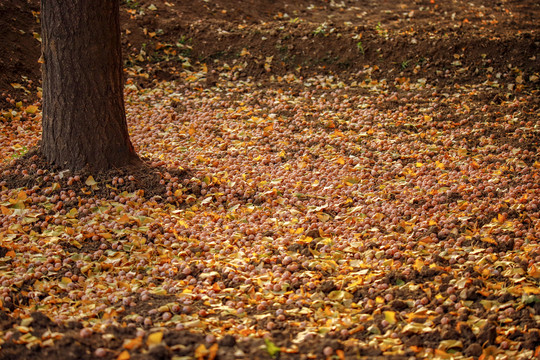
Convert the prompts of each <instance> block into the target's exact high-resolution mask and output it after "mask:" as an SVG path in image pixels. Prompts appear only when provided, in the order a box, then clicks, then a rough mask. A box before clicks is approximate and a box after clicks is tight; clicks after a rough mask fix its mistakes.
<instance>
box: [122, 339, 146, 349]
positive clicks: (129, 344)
mask: <svg viewBox="0 0 540 360" xmlns="http://www.w3.org/2000/svg"><path fill="white" fill-rule="evenodd" d="M141 345H142V337H140V336H137V337H136V338H135V339H131V340H127V341H126V343H125V344H124V349H127V350H133V349H136V348H138V347H140V346H141Z"/></svg>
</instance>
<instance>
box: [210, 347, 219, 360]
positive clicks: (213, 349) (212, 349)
mask: <svg viewBox="0 0 540 360" xmlns="http://www.w3.org/2000/svg"><path fill="white" fill-rule="evenodd" d="M218 349H219V346H218V344H214V345H212V346H210V349H208V360H214V359H215V358H216V356H217V352H218Z"/></svg>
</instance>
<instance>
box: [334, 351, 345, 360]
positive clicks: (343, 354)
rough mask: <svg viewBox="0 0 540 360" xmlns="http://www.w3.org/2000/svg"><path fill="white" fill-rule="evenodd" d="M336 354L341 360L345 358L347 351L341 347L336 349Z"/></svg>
mask: <svg viewBox="0 0 540 360" xmlns="http://www.w3.org/2000/svg"><path fill="white" fill-rule="evenodd" d="M336 355H337V356H338V357H339V359H340V360H345V352H344V351H343V350H341V349H338V350H336Z"/></svg>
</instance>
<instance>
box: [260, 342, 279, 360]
mask: <svg viewBox="0 0 540 360" xmlns="http://www.w3.org/2000/svg"><path fill="white" fill-rule="evenodd" d="M264 342H265V343H266V351H268V354H270V356H271V357H275V356H276V355H277V354H279V353H280V352H281V349H280V348H279V346H276V344H274V343H273V342H271V341H270V340H268V339H264Z"/></svg>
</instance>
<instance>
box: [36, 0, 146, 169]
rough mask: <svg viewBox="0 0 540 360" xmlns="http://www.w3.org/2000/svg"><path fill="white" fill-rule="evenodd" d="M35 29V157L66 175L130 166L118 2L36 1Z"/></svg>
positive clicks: (133, 160) (132, 153) (134, 158)
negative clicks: (38, 88) (39, 105)
mask: <svg viewBox="0 0 540 360" xmlns="http://www.w3.org/2000/svg"><path fill="white" fill-rule="evenodd" d="M41 26H42V51H43V64H42V73H43V120H42V123H43V135H42V141H41V151H42V153H43V155H44V156H45V157H46V158H47V160H48V161H49V162H50V163H53V164H55V165H58V166H60V167H61V168H67V169H71V170H80V169H82V168H85V167H87V168H89V169H90V170H93V171H102V170H106V169H109V168H113V167H122V166H126V165H129V164H135V163H137V162H138V161H139V158H138V156H137V155H136V153H135V150H134V148H133V145H132V144H131V141H130V139H129V133H128V129H127V122H126V115H125V105H124V97H123V88H124V81H123V80H124V77H123V72H122V71H123V70H122V52H121V43H120V2H119V0H41Z"/></svg>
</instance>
